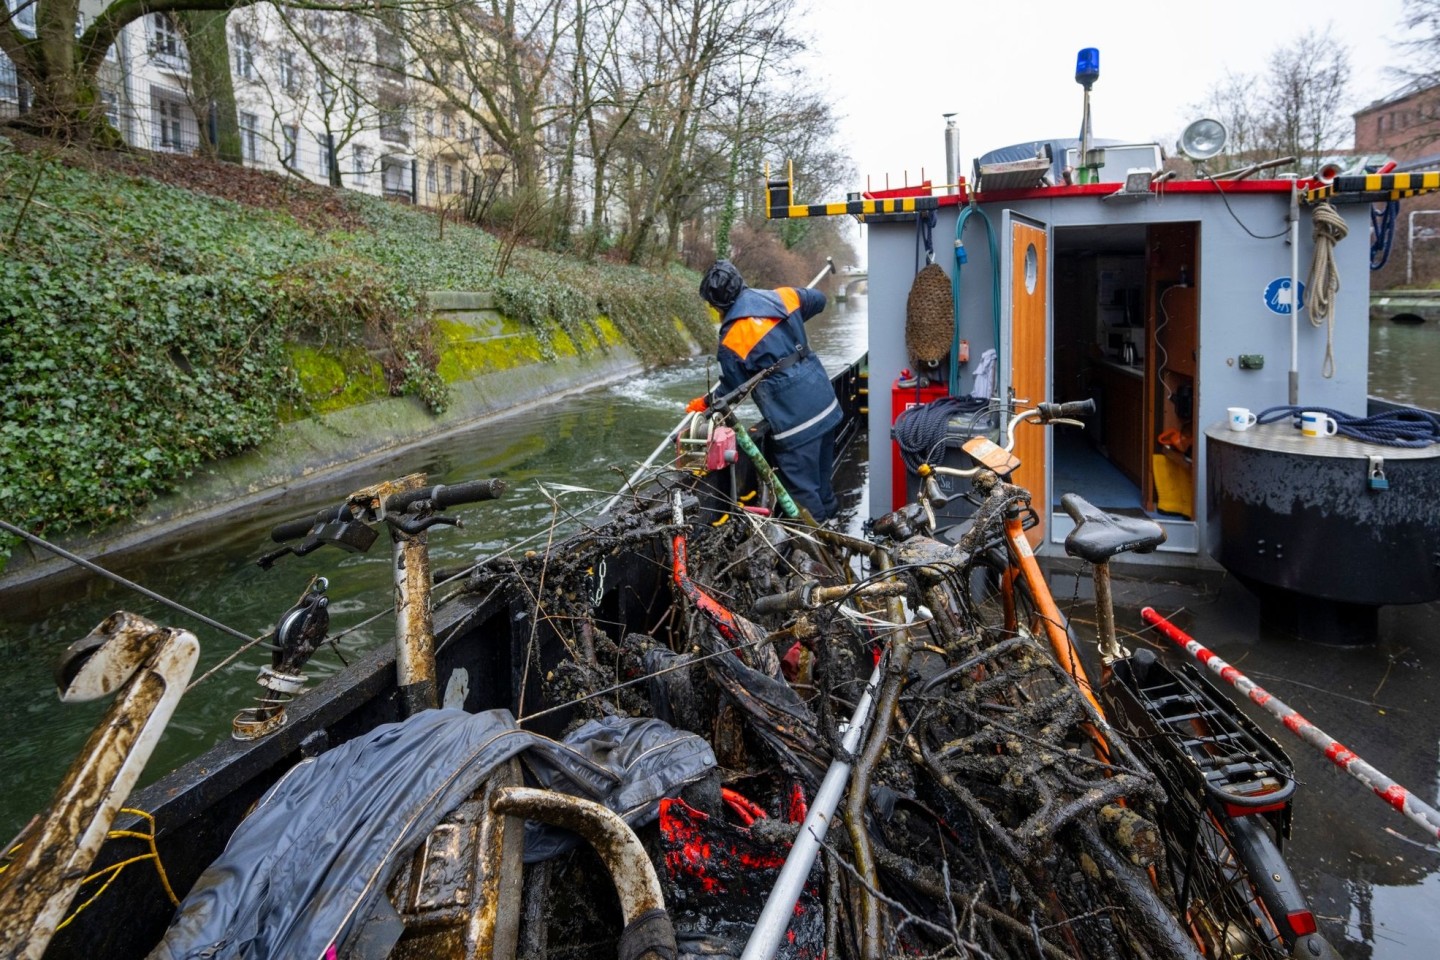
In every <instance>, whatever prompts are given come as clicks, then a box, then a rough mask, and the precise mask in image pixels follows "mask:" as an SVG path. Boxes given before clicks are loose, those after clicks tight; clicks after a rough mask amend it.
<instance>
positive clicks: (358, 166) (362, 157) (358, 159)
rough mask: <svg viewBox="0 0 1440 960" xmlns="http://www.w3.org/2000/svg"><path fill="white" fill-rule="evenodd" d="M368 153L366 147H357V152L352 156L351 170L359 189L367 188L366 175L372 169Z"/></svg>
mask: <svg viewBox="0 0 1440 960" xmlns="http://www.w3.org/2000/svg"><path fill="white" fill-rule="evenodd" d="M368 152H369V151H367V150H366V149H365V148H364V147H356V148H355V152H354V153H352V154H351V155H350V168H351V170H352V171H353V172H354V176H355V186H357V187H363V186H365V174H366V173H367V172H368V171H369V169H370V158H369V157H368V156H366V154H367V153H368Z"/></svg>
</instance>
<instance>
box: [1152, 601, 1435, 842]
mask: <svg viewBox="0 0 1440 960" xmlns="http://www.w3.org/2000/svg"><path fill="white" fill-rule="evenodd" d="M1140 616H1141V618H1142V619H1143V620H1144V621H1145V622H1146V623H1148V624H1150V625H1152V626H1154V627H1155V628H1157V629H1158V630H1159V631H1160V633H1161V634H1163V635H1164V636H1165V637H1166V638H1167V639H1169V640H1171V641H1173V642H1174V643H1175V644H1176V645H1177V646H1179V647H1181V648H1183V649H1184V650H1185V651H1186V652H1187V653H1189V654H1190V655H1191V656H1192V657H1194V658H1195V659H1196V660H1199V661H1200V662H1201V663H1203V664H1205V666H1206V667H1208V668H1209V669H1210V672H1211V673H1213V674H1215V675H1216V676H1217V677H1219V678H1220V679H1222V680H1224V681H1225V682H1226V683H1228V684H1230V685H1231V686H1232V687H1234V688H1235V689H1236V690H1239V691H1240V692H1241V693H1243V694H1245V696H1247V697H1249V698H1250V699H1251V700H1252V701H1253V702H1255V703H1257V704H1259V705H1260V706H1262V707H1264V708H1265V710H1266V711H1268V712H1269V713H1270V715H1271V716H1273V717H1275V718H1276V719H1277V720H1279V721H1280V722H1281V723H1283V724H1285V727H1286V728H1287V729H1288V730H1289V731H1290V732H1291V733H1293V734H1295V736H1297V737H1299V738H1300V739H1301V740H1304V741H1305V742H1306V743H1308V744H1310V746H1312V747H1314V748H1315V749H1317V750H1319V751H1320V752H1321V753H1323V754H1325V756H1326V757H1327V758H1329V760H1330V762H1331V763H1333V764H1335V766H1337V767H1339V768H1340V769H1341V770H1344V771H1345V772H1346V773H1348V774H1350V775H1351V776H1352V777H1354V778H1355V779H1356V780H1359V781H1360V782H1361V783H1363V784H1365V786H1367V787H1369V788H1370V789H1371V790H1372V791H1374V793H1375V795H1376V796H1377V797H1379V798H1380V799H1381V800H1384V801H1385V802H1386V803H1388V804H1390V806H1392V807H1394V808H1395V809H1396V810H1399V811H1400V812H1401V813H1403V814H1404V815H1405V816H1406V817H1409V818H1410V819H1411V820H1413V821H1414V822H1415V823H1417V824H1419V825H1420V826H1422V827H1424V828H1425V831H1426V832H1427V833H1429V834H1430V836H1431V837H1440V811H1437V810H1436V809H1435V808H1434V807H1432V806H1430V805H1429V804H1427V803H1425V802H1424V801H1422V800H1420V799H1419V798H1418V797H1416V796H1415V795H1414V794H1413V793H1411V792H1410V791H1409V790H1406V789H1405V788H1404V787H1402V786H1400V784H1398V783H1396V782H1395V781H1394V780H1391V779H1390V778H1389V777H1387V776H1385V774H1383V773H1381V772H1380V771H1379V770H1376V769H1375V768H1374V767H1372V766H1370V764H1368V763H1366V762H1365V761H1364V760H1361V759H1360V758H1359V757H1358V756H1357V755H1356V754H1355V753H1354V752H1352V751H1351V750H1350V749H1349V748H1347V747H1346V746H1345V745H1344V744H1342V743H1340V742H1339V741H1338V740H1336V739H1334V738H1333V737H1331V736H1330V735H1329V734H1328V733H1326V732H1325V731H1324V730H1321V729H1320V728H1319V727H1317V726H1315V724H1313V723H1311V722H1310V721H1309V720H1306V719H1305V718H1304V717H1302V716H1301V715H1300V714H1298V713H1296V712H1295V711H1294V710H1293V709H1291V708H1290V707H1289V706H1287V705H1286V704H1285V703H1283V702H1282V701H1280V700H1278V699H1276V698H1275V697H1274V696H1273V695H1271V694H1270V693H1269V692H1268V691H1267V690H1266V689H1265V688H1264V687H1262V686H1260V685H1259V684H1258V683H1255V682H1254V681H1253V680H1251V679H1250V678H1249V677H1247V676H1245V674H1243V673H1241V672H1240V671H1239V670H1236V669H1235V668H1234V667H1232V666H1231V665H1230V664H1228V663H1226V662H1225V661H1224V660H1222V659H1220V658H1219V657H1217V656H1216V655H1215V654H1214V652H1213V651H1211V650H1209V649H1208V648H1206V647H1205V646H1204V645H1203V644H1202V643H1200V641H1198V640H1196V639H1195V638H1193V637H1191V636H1190V635H1189V634H1187V633H1185V631H1183V630H1181V629H1180V628H1179V627H1177V626H1175V625H1174V624H1173V623H1171V622H1170V621H1169V620H1166V619H1165V618H1164V617H1162V616H1161V615H1160V614H1158V613H1156V612H1155V610H1154V608H1153V607H1145V608H1144V609H1142V610H1141V611H1140Z"/></svg>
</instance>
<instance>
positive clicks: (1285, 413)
mask: <svg viewBox="0 0 1440 960" xmlns="http://www.w3.org/2000/svg"><path fill="white" fill-rule="evenodd" d="M1312 410H1313V411H1315V412H1317V413H1323V414H1326V415H1328V416H1331V417H1334V418H1335V427H1336V431H1335V432H1336V433H1337V434H1343V435H1344V436H1347V437H1349V438H1350V439H1352V440H1359V441H1360V442H1362V443H1374V444H1379V445H1381V446H1386V447H1428V446H1430V445H1431V444H1432V443H1440V416H1437V415H1435V414H1433V413H1431V412H1429V411H1428V410H1418V409H1416V408H1414V407H1402V408H1401V409H1398V410H1387V411H1385V412H1383V413H1377V414H1374V415H1373V416H1369V417H1356V416H1352V415H1351V414H1348V413H1344V412H1342V411H1340V410H1332V409H1329V408H1328V407H1314V406H1303V407H1301V406H1293V407H1292V406H1283V407H1269V408H1267V409H1265V410H1261V411H1260V413H1259V414H1257V415H1256V417H1255V422H1256V423H1274V422H1276V421H1278V420H1283V419H1285V418H1286V417H1289V418H1290V419H1291V420H1292V426H1295V427H1296V428H1298V427H1299V426H1300V415H1301V414H1302V413H1306V412H1309V411H1312Z"/></svg>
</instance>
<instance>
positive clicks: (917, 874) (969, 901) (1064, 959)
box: [877, 848, 1075, 960]
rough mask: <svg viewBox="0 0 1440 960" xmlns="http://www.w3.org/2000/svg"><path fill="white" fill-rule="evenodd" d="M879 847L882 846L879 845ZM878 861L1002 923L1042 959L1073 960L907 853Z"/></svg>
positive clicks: (929, 892) (932, 893)
mask: <svg viewBox="0 0 1440 960" xmlns="http://www.w3.org/2000/svg"><path fill="white" fill-rule="evenodd" d="M882 849H883V848H882ZM877 860H879V861H880V863H879V865H880V866H881V867H883V868H884V869H886V870H888V871H890V872H891V873H893V874H896V875H898V876H901V877H904V878H905V882H906V883H908V884H909V885H910V886H912V887H913V888H915V890H917V891H918V892H920V893H922V894H924V895H925V896H927V897H932V898H934V899H937V900H945V899H948V900H949V901H950V902H951V903H953V904H955V905H956V906H958V907H963V908H966V909H970V910H974V911H975V912H976V913H979V914H982V915H983V916H984V917H985V919H986V920H987V921H988V922H990V923H994V924H997V925H999V926H1002V927H1004V928H1005V930H1006V932H1007V933H1009V934H1010V935H1011V936H1014V937H1016V938H1018V939H1019V940H1021V941H1023V942H1024V943H1027V944H1031V945H1034V946H1037V947H1038V948H1039V950H1040V952H1041V953H1042V954H1043V955H1044V956H1045V958H1046V960H1074V956H1075V954H1074V952H1073V951H1070V952H1067V951H1065V950H1061V949H1060V948H1059V947H1057V946H1055V945H1054V944H1053V943H1051V942H1050V941H1048V940H1039V941H1036V940H1035V939H1034V931H1033V930H1032V929H1031V928H1030V927H1029V926H1027V925H1025V924H1023V923H1021V922H1020V921H1019V920H1016V919H1015V918H1014V917H1012V916H1010V915H1009V914H1008V913H1006V912H1005V911H1003V910H1001V909H999V908H998V907H996V906H994V905H993V904H990V903H986V902H985V901H983V900H975V899H973V894H971V893H967V892H965V891H956V890H952V889H949V887H948V885H947V884H945V883H944V882H942V881H941V880H940V878H938V877H934V876H931V875H930V873H931V870H932V868H928V867H923V866H921V865H920V864H918V863H916V862H915V861H913V860H911V859H909V858H908V857H904V856H901V855H900V854H898V853H895V852H894V851H891V850H884V852H883V853H881V854H878V855H877Z"/></svg>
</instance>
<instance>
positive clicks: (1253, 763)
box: [1103, 649, 1295, 840]
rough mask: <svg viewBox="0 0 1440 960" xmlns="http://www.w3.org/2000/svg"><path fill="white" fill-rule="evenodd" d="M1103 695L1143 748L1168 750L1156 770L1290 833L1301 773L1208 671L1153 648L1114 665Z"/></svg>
mask: <svg viewBox="0 0 1440 960" xmlns="http://www.w3.org/2000/svg"><path fill="white" fill-rule="evenodd" d="M1103 695H1104V697H1105V699H1106V700H1107V701H1108V702H1107V704H1106V707H1107V709H1109V710H1110V711H1111V712H1112V713H1113V714H1114V716H1113V717H1112V719H1113V720H1114V721H1115V723H1116V725H1117V726H1120V727H1121V728H1122V729H1123V730H1124V731H1125V733H1126V734H1127V735H1129V736H1130V738H1131V741H1132V743H1134V744H1135V745H1136V746H1137V747H1138V748H1140V749H1141V750H1142V751H1154V752H1155V753H1157V754H1161V755H1163V759H1162V761H1161V762H1160V763H1157V764H1155V767H1156V769H1157V770H1158V771H1159V772H1160V773H1161V775H1162V776H1163V777H1164V778H1165V779H1167V780H1178V781H1179V782H1178V783H1171V784H1170V786H1171V788H1172V790H1171V792H1172V796H1173V795H1174V788H1175V787H1180V788H1183V789H1184V791H1185V793H1186V794H1188V795H1189V796H1192V797H1201V796H1203V797H1204V798H1205V800H1206V802H1207V804H1208V806H1209V807H1210V809H1211V810H1212V811H1213V812H1214V813H1215V814H1216V815H1218V816H1224V817H1229V818H1236V817H1246V816H1255V815H1263V816H1264V817H1265V819H1266V820H1267V821H1269V822H1270V824H1271V826H1272V827H1273V828H1274V829H1275V832H1276V835H1277V837H1278V838H1279V839H1281V840H1284V839H1288V838H1289V836H1290V818H1291V801H1292V798H1293V797H1294V794H1295V779H1294V776H1293V774H1292V768H1291V765H1290V759H1289V757H1287V756H1286V755H1285V752H1284V751H1283V750H1282V749H1281V748H1280V745H1279V744H1277V743H1276V742H1275V741H1274V740H1272V739H1271V738H1270V737H1269V736H1267V735H1266V734H1265V733H1264V732H1263V731H1261V730H1260V729H1259V728H1258V727H1257V726H1256V725H1255V724H1254V722H1253V721H1251V720H1250V718H1249V717H1247V716H1245V714H1243V713H1242V712H1241V711H1240V710H1239V708H1237V707H1236V706H1235V705H1234V704H1233V703H1231V702H1230V700H1229V699H1228V698H1226V697H1224V696H1223V695H1221V694H1220V693H1219V692H1218V691H1217V690H1216V689H1215V688H1214V687H1213V686H1212V685H1211V684H1210V682H1209V681H1208V680H1206V679H1205V677H1204V676H1203V675H1202V674H1199V673H1197V672H1196V671H1195V670H1193V669H1192V668H1190V666H1189V665H1188V664H1184V663H1182V664H1179V669H1171V668H1170V667H1168V666H1166V665H1165V664H1163V663H1161V662H1160V661H1159V659H1158V658H1157V657H1156V656H1155V654H1154V653H1152V652H1151V651H1149V650H1143V649H1142V650H1138V651H1136V653H1135V654H1134V655H1132V656H1130V657H1128V658H1126V659H1124V660H1118V661H1116V662H1115V664H1114V675H1113V677H1112V678H1111V680H1110V682H1109V683H1107V684H1105V687H1104V691H1103Z"/></svg>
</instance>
